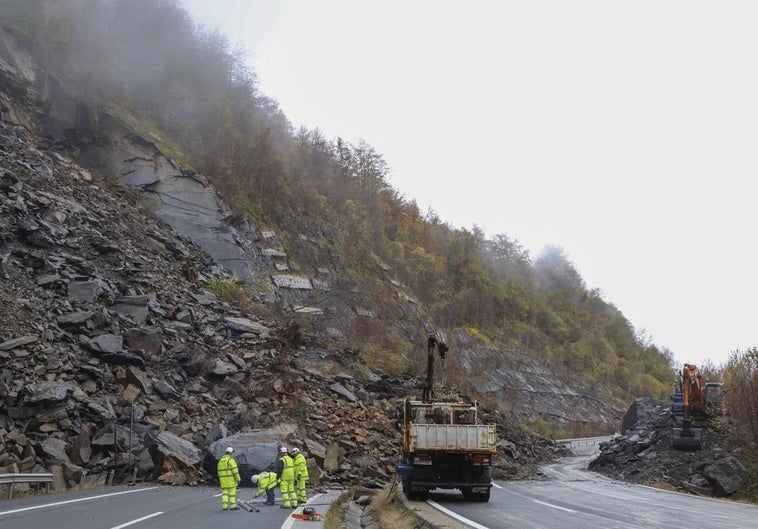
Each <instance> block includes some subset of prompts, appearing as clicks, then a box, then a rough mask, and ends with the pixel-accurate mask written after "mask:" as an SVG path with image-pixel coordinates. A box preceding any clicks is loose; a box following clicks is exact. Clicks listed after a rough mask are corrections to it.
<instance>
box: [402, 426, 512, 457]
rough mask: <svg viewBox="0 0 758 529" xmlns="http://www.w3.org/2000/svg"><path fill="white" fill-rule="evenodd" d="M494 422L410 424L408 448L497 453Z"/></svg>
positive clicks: (412, 450) (411, 449)
mask: <svg viewBox="0 0 758 529" xmlns="http://www.w3.org/2000/svg"><path fill="white" fill-rule="evenodd" d="M495 442H496V441H495V426H494V425H492V424H410V444H409V446H408V450H409V451H410V452H415V451H418V450H450V451H461V452H483V453H495V452H496V450H497V446H496V445H495Z"/></svg>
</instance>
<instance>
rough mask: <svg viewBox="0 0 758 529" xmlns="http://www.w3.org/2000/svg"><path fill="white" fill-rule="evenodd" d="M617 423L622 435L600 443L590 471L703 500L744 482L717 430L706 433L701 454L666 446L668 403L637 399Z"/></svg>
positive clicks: (744, 474)
mask: <svg viewBox="0 0 758 529" xmlns="http://www.w3.org/2000/svg"><path fill="white" fill-rule="evenodd" d="M623 424H624V427H625V433H624V435H621V436H617V437H616V438H615V439H614V440H613V441H609V442H607V443H603V444H601V445H600V451H601V453H600V455H599V456H598V457H597V458H596V459H594V460H593V461H592V462H591V463H590V465H589V468H590V470H595V471H598V472H601V473H603V474H606V475H608V476H610V477H613V478H616V479H620V480H624V481H629V482H632V483H644V484H648V485H658V484H664V483H665V484H668V485H671V486H674V487H676V488H679V489H682V490H687V491H690V492H693V493H696V494H701V495H707V496H730V495H732V494H734V493H736V492H737V491H738V490H739V489H740V488H741V487H742V486H743V485H744V484H745V480H746V478H747V472H746V470H745V467H744V466H743V465H742V463H740V462H739V460H737V459H736V458H735V457H734V454H735V450H734V449H733V447H730V446H729V444H728V441H727V439H725V438H724V437H723V436H722V435H720V434H719V433H718V432H715V431H713V430H708V431H706V433H705V446H704V447H703V449H702V450H675V449H674V448H673V447H672V445H671V426H672V415H671V406H670V403H667V402H662V401H655V400H652V399H649V398H639V399H637V400H636V401H635V402H634V403H633V404H632V406H631V407H630V408H629V411H628V412H627V414H626V416H625V418H624V422H623Z"/></svg>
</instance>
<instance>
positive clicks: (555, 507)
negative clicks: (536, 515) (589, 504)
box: [532, 500, 577, 513]
mask: <svg viewBox="0 0 758 529" xmlns="http://www.w3.org/2000/svg"><path fill="white" fill-rule="evenodd" d="M532 501H533V502H534V503H539V504H540V505H545V506H546V507H552V508H553V509H560V510H562V511H566V512H573V513H576V512H577V511H575V510H573V509H567V508H566V507H559V506H558V505H553V504H552V503H546V502H544V501H540V500H532Z"/></svg>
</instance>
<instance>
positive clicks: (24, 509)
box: [0, 487, 160, 516]
mask: <svg viewBox="0 0 758 529" xmlns="http://www.w3.org/2000/svg"><path fill="white" fill-rule="evenodd" d="M157 488H160V487H146V488H144V489H136V490H125V491H123V492H112V493H111V494H101V495H99V496H90V497H88V498H79V499H76V500H67V501H58V502H55V503H45V504H43V505H35V506H34V507H24V508H23V509H14V510H12V511H4V512H0V516H4V515H6V514H15V513H17V512H25V511H36V510H37V509H44V508H45V507H55V506H57V505H66V504H67V503H78V502H80V501H89V500H97V499H100V498H107V497H109V496H119V495H121V494H131V493H132V492H145V491H146V490H153V489H157Z"/></svg>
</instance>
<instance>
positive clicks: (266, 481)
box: [251, 472, 279, 505]
mask: <svg viewBox="0 0 758 529" xmlns="http://www.w3.org/2000/svg"><path fill="white" fill-rule="evenodd" d="M251 479H252V481H253V485H258V492H256V493H255V497H256V498H257V497H258V496H260V495H262V494H263V493H264V492H265V493H266V502H265V503H264V504H263V505H274V491H275V490H276V486H277V485H278V483H279V482H278V480H277V479H276V472H261V473H260V474H255V475H254V476H253V477H252V478H251Z"/></svg>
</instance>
